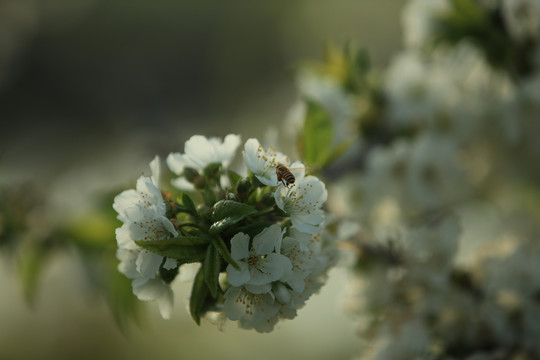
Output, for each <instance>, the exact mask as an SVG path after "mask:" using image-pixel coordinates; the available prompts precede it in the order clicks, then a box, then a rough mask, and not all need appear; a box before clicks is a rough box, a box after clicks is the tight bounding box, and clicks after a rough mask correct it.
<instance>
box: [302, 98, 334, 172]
mask: <svg viewBox="0 0 540 360" xmlns="http://www.w3.org/2000/svg"><path fill="white" fill-rule="evenodd" d="M306 105H307V112H306V119H305V122H304V132H303V133H302V135H301V139H300V143H301V146H300V152H301V154H302V156H303V159H304V161H305V163H306V164H307V165H308V166H311V167H316V168H320V167H322V165H323V164H324V163H325V162H326V160H327V158H328V157H329V155H330V153H331V150H332V140H333V135H334V131H333V124H332V118H331V117H330V114H328V112H327V111H326V110H325V109H324V108H323V107H322V106H320V105H319V104H317V103H316V102H314V101H311V100H306Z"/></svg>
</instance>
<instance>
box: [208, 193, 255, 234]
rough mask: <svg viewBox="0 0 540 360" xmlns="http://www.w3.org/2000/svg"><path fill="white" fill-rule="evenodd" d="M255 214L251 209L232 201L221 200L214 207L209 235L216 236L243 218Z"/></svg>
mask: <svg viewBox="0 0 540 360" xmlns="http://www.w3.org/2000/svg"><path fill="white" fill-rule="evenodd" d="M255 213H257V210H256V209H254V208H253V207H251V206H249V205H247V204H244V203H240V202H237V201H233V200H221V201H219V202H218V203H216V205H215V206H214V212H213V214H212V219H213V221H214V223H213V224H212V226H211V227H210V234H218V233H219V232H221V231H222V230H224V229H226V228H227V227H229V226H232V225H234V224H236V223H237V222H239V221H240V220H242V219H244V218H245V217H247V216H249V215H252V214H255Z"/></svg>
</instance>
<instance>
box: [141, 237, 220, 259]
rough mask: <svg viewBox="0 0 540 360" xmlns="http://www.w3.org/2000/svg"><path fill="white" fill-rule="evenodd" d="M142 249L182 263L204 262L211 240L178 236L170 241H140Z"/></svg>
mask: <svg viewBox="0 0 540 360" xmlns="http://www.w3.org/2000/svg"><path fill="white" fill-rule="evenodd" d="M136 243H137V245H139V246H140V247H142V248H144V249H146V250H149V251H152V252H154V253H156V254H158V255H161V256H165V257H168V258H172V259H177V260H178V261H179V262H181V263H192V262H198V261H202V260H203V259H204V258H205V257H206V248H207V247H208V244H209V243H210V239H209V238H207V237H204V236H178V237H176V238H172V239H168V240H139V241H136Z"/></svg>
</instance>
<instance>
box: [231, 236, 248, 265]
mask: <svg viewBox="0 0 540 360" xmlns="http://www.w3.org/2000/svg"><path fill="white" fill-rule="evenodd" d="M231 256H232V258H233V259H234V260H240V259H247V258H248V257H249V235H246V234H244V233H238V234H236V235H234V236H233V238H232V239H231Z"/></svg>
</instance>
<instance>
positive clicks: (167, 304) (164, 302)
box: [157, 286, 174, 320]
mask: <svg viewBox="0 0 540 360" xmlns="http://www.w3.org/2000/svg"><path fill="white" fill-rule="evenodd" d="M157 301H158V306H159V312H160V314H161V317H162V318H164V319H166V320H169V319H170V318H171V314H172V311H173V307H174V293H173V291H172V289H171V288H170V286H167V288H166V289H165V291H164V292H163V294H162V295H161V297H160V298H159V299H158V300H157Z"/></svg>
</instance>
